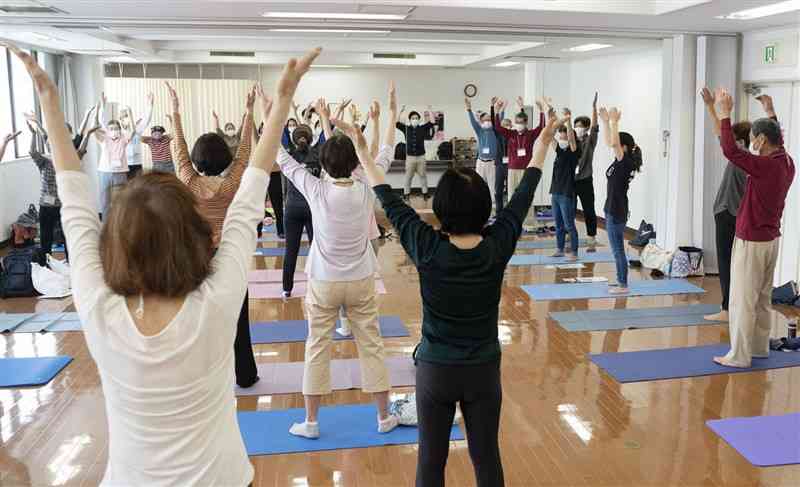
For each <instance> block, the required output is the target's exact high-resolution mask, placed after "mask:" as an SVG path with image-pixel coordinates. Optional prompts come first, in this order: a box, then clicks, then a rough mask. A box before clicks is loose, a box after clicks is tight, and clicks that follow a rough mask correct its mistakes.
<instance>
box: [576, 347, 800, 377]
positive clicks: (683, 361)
mask: <svg viewBox="0 0 800 487" xmlns="http://www.w3.org/2000/svg"><path fill="white" fill-rule="evenodd" d="M730 349H731V347H730V346H729V345H727V344H719V345H707V346H703V347H687V348H667V349H663V350H645V351H641V352H621V353H601V354H597V355H589V359H590V360H591V361H592V362H594V363H595V364H597V366H598V367H600V368H602V369H603V370H605V371H606V372H607V373H608V375H610V376H611V377H613V378H614V379H616V380H617V382H621V383H623V384H625V383H628V382H646V381H652V380H663V379H680V378H684V377H701V376H705V375H718V374H734V373H741V372H754V371H758V370H770V369H782V368H786V367H800V352H772V353H771V354H770V356H769V358H765V359H757V358H754V359H753V364H752V367H750V368H749V369H737V368H733V367H723V366H721V365H717V364H716V363H715V362H714V360H713V359H714V357H721V356H723V355H725V354H727V353H728V351H729V350H730Z"/></svg>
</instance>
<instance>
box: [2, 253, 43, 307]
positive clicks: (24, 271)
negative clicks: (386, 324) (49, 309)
mask: <svg viewBox="0 0 800 487" xmlns="http://www.w3.org/2000/svg"><path fill="white" fill-rule="evenodd" d="M35 253H36V247H27V248H23V249H13V250H12V251H11V252H9V253H8V255H6V256H5V257H4V258H3V260H2V265H0V298H4V299H5V298H30V297H33V296H36V295H37V294H36V290H35V289H34V287H33V279H32V277H31V275H32V274H31V272H32V271H31V262H33V258H34V255H35Z"/></svg>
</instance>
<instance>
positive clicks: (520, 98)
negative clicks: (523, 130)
mask: <svg viewBox="0 0 800 487" xmlns="http://www.w3.org/2000/svg"><path fill="white" fill-rule="evenodd" d="M537 105H538V103H537ZM517 106H519V107H520V108H525V100H523V99H522V97H521V96H518V97H517ZM540 108H541V107H540Z"/></svg>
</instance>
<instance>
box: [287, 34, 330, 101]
mask: <svg viewBox="0 0 800 487" xmlns="http://www.w3.org/2000/svg"><path fill="white" fill-rule="evenodd" d="M321 52H322V48H320V47H318V48H316V49H314V50H312V51H310V52H309V53H307V54H306V55H305V56H303V57H301V58H300V59H290V60H289V62H288V63H286V66H285V67H284V68H283V72H282V73H281V78H280V80H278V86H277V91H276V92H277V94H278V96H282V97H289V98H291V97H293V96H294V93H295V91H297V85H298V83H300V79H301V78H302V77H303V75H304V74H306V73H307V72H308V70H309V68H311V64H312V63H313V62H314V60H315V59H317V57H319V54H320V53H321Z"/></svg>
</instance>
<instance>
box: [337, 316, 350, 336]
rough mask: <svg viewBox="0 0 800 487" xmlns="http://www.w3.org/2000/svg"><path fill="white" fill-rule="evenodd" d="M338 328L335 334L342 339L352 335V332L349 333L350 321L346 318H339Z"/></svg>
mask: <svg viewBox="0 0 800 487" xmlns="http://www.w3.org/2000/svg"><path fill="white" fill-rule="evenodd" d="M339 322H340V323H341V324H340V325H339V328H337V329H336V333H338V334H339V335H341V336H343V337H349V336H350V335H352V333H353V332H351V331H350V321H349V320H348V319H347V318H340V319H339Z"/></svg>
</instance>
